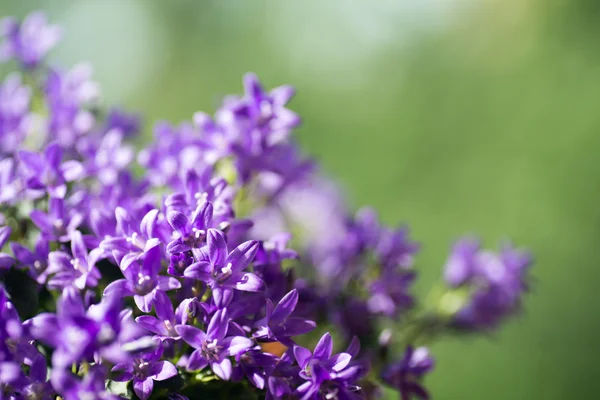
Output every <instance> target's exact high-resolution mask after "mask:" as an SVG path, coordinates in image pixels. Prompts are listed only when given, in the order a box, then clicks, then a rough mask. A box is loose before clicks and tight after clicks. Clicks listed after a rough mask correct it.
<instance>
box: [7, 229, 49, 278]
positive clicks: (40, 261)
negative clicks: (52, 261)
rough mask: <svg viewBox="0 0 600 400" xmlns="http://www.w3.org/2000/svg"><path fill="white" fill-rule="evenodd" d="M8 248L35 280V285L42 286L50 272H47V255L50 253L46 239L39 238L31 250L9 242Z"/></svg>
mask: <svg viewBox="0 0 600 400" xmlns="http://www.w3.org/2000/svg"><path fill="white" fill-rule="evenodd" d="M10 248H11V250H12V251H13V253H14V255H15V258H16V260H17V261H18V262H19V263H20V264H21V265H23V266H25V267H26V268H27V270H28V272H29V276H30V277H31V278H32V279H35V280H36V282H37V283H39V284H44V283H46V280H47V279H48V275H49V274H50V272H51V270H48V255H49V253H50V243H49V241H48V239H46V238H44V237H43V236H40V237H39V238H38V239H37V240H36V242H35V247H34V249H33V250H29V249H28V248H27V247H25V246H23V245H21V244H20V243H17V242H11V244H10Z"/></svg>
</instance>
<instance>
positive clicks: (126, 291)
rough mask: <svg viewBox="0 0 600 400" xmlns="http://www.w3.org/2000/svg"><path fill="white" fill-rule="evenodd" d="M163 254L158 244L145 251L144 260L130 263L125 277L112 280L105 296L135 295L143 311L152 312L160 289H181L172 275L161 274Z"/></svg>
mask: <svg viewBox="0 0 600 400" xmlns="http://www.w3.org/2000/svg"><path fill="white" fill-rule="evenodd" d="M161 260H162V257H161V254H160V248H159V246H158V245H156V246H154V247H152V248H151V249H149V250H148V251H146V252H145V253H144V257H143V260H142V261H141V262H140V261H139V260H138V261H137V262H134V263H132V264H130V265H129V266H128V267H127V268H126V269H125V270H123V274H124V275H125V279H119V280H116V281H114V282H112V283H111V284H110V285H108V286H107V287H106V289H104V295H105V296H113V295H115V296H133V299H134V300H135V304H136V305H137V306H138V308H139V309H140V310H141V311H143V312H146V313H147V312H150V311H151V310H152V306H153V305H154V302H155V298H156V294H157V292H158V291H168V290H173V289H179V288H180V287H181V283H180V282H179V281H178V280H177V279H175V278H173V277H171V276H161V275H158V273H159V272H160V270H161Z"/></svg>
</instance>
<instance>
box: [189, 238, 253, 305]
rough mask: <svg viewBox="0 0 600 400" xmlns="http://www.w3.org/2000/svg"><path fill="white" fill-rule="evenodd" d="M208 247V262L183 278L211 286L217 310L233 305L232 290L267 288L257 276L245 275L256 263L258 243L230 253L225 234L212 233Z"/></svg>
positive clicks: (194, 267) (208, 240) (246, 244)
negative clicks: (251, 265) (254, 261)
mask: <svg viewBox="0 0 600 400" xmlns="http://www.w3.org/2000/svg"><path fill="white" fill-rule="evenodd" d="M206 247H207V248H206V250H207V251H206V252H207V253H208V260H202V261H198V262H196V263H194V264H192V265H190V266H189V267H188V268H187V269H186V270H185V272H184V275H185V276H186V277H188V278H194V279H198V280H200V281H203V282H206V283H208V285H209V286H210V287H211V289H212V290H213V296H214V300H215V303H216V304H217V305H218V306H226V305H227V304H229V303H230V302H231V300H232V298H233V289H237V290H243V291H249V292H258V291H260V290H262V289H263V286H264V284H263V282H262V280H261V279H260V278H259V277H258V276H256V275H254V274H253V273H251V272H244V271H243V270H244V269H245V268H246V267H247V266H248V264H250V263H251V262H252V260H253V259H254V255H255V254H256V252H257V250H258V242H257V241H255V240H249V241H247V242H244V243H242V244H240V245H239V246H238V247H236V248H235V249H233V250H232V251H231V252H228V249H227V241H226V238H225V235H224V234H223V232H221V231H218V230H216V229H209V230H208V233H207V246H206Z"/></svg>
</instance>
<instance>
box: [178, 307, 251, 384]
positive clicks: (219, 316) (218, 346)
mask: <svg viewBox="0 0 600 400" xmlns="http://www.w3.org/2000/svg"><path fill="white" fill-rule="evenodd" d="M228 322H229V321H228V317H227V310H226V309H221V310H219V311H217V312H216V313H215V314H214V315H213V317H212V318H211V320H210V323H209V324H208V329H207V330H206V333H205V332H204V331H202V330H200V329H198V328H195V327H193V326H189V325H178V326H177V327H176V328H175V329H176V330H177V333H179V334H180V335H181V337H182V338H183V340H184V341H185V342H186V343H188V344H189V345H190V346H192V347H193V348H194V349H195V350H194V352H193V353H192V354H191V356H190V358H189V360H188V364H187V369H188V370H190V371H195V370H201V369H203V368H205V367H206V366H209V365H210V367H211V369H212V370H213V372H214V373H215V374H216V375H217V376H218V377H219V378H221V379H223V380H229V378H230V377H231V373H232V364H231V360H230V359H229V358H228V357H229V356H235V355H237V354H239V353H241V352H243V351H244V350H246V349H249V348H250V347H252V344H253V343H252V341H251V340H250V339H248V338H246V337H243V336H227V330H228V327H229V325H228Z"/></svg>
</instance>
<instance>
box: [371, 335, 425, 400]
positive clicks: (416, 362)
mask: <svg viewBox="0 0 600 400" xmlns="http://www.w3.org/2000/svg"><path fill="white" fill-rule="evenodd" d="M433 367H434V360H433V358H431V356H430V355H429V350H427V348H425V347H419V348H416V349H415V348H413V347H412V346H408V347H407V348H406V351H405V352H404V357H403V358H402V360H400V361H399V362H396V363H394V364H391V365H389V366H388V367H387V368H386V369H385V370H384V371H383V373H382V379H383V381H384V382H385V383H386V384H388V385H390V386H391V387H393V388H395V389H396V390H398V391H399V392H400V398H401V399H402V400H410V399H413V398H418V399H423V400H427V399H429V394H428V393H427V391H426V390H425V389H424V388H423V386H421V384H420V382H419V381H420V380H421V379H422V378H423V376H424V375H425V374H427V373H428V372H430V371H431V370H432V369H433Z"/></svg>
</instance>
